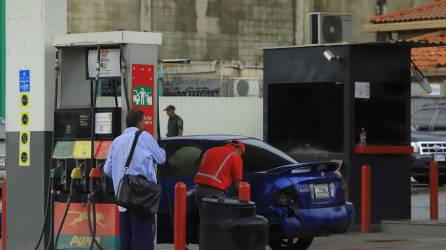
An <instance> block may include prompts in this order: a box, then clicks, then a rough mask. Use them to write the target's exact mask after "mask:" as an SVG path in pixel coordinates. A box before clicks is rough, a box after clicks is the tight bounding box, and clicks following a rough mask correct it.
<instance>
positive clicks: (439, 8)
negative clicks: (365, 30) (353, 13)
mask: <svg viewBox="0 0 446 250" xmlns="http://www.w3.org/2000/svg"><path fill="white" fill-rule="evenodd" d="M438 19H446V0H439V1H435V2H433V3H427V4H423V5H420V6H417V7H412V8H407V9H402V10H400V11H396V12H391V13H387V14H384V15H380V16H372V17H370V19H369V21H370V23H375V24H376V23H396V22H410V21H424V20H438Z"/></svg>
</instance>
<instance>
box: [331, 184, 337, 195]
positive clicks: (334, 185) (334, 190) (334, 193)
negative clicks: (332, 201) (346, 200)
mask: <svg viewBox="0 0 446 250" xmlns="http://www.w3.org/2000/svg"><path fill="white" fill-rule="evenodd" d="M335 195H336V184H335V183H334V182H332V183H330V197H331V198H334V197H335Z"/></svg>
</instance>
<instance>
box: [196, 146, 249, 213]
mask: <svg viewBox="0 0 446 250" xmlns="http://www.w3.org/2000/svg"><path fill="white" fill-rule="evenodd" d="M244 153H245V144H244V143H243V142H241V141H231V142H229V143H228V144H226V145H224V146H220V147H214V148H211V149H209V150H208V151H207V152H206V153H205V154H204V156H203V160H202V161H201V163H200V166H199V168H198V173H197V174H196V175H195V178H194V182H195V184H197V188H196V190H195V202H196V203H197V206H198V207H200V206H201V200H202V199H203V198H205V197H209V196H213V197H221V198H225V197H227V195H226V193H227V191H228V190H229V189H230V188H231V186H232V185H234V186H235V188H236V190H237V191H238V186H239V183H240V181H242V180H243V160H242V156H243V154H244Z"/></svg>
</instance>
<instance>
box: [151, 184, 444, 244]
mask: <svg viewBox="0 0 446 250" xmlns="http://www.w3.org/2000/svg"><path fill="white" fill-rule="evenodd" d="M439 205H440V206H439V217H440V219H446V187H442V188H440V193H439ZM412 218H413V219H416V220H425V219H428V218H429V189H428V187H427V185H422V184H414V185H413V187H412ZM157 249H159V250H168V249H169V250H170V249H173V247H172V245H167V244H163V245H159V246H158V248H157ZM189 249H190V250H198V246H195V245H194V246H190V247H189ZM310 249H314V250H369V249H392V250H406V249H407V250H412V249H429V250H437V249H438V250H440V249H441V250H444V249H446V230H445V234H444V236H441V237H426V236H417V235H398V234H389V233H370V234H361V233H349V234H344V235H334V236H329V237H321V238H316V239H315V241H314V242H313V245H312V246H311V248H310Z"/></svg>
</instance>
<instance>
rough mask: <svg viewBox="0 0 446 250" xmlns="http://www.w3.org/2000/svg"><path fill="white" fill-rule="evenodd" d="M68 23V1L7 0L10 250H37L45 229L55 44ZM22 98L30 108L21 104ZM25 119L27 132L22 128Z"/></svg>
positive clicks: (7, 135) (7, 136)
mask: <svg viewBox="0 0 446 250" xmlns="http://www.w3.org/2000/svg"><path fill="white" fill-rule="evenodd" d="M66 20H67V2H66V0H6V51H7V55H6V155H7V158H6V160H7V175H8V179H7V185H8V188H7V221H6V237H7V242H6V243H7V248H8V249H34V246H35V244H36V243H37V240H38V237H39V234H40V231H41V229H42V226H43V223H44V220H43V217H44V207H45V201H46V197H47V195H46V194H47V185H48V179H49V178H48V176H49V165H50V155H51V151H52V149H51V142H52V131H53V108H54V59H55V51H56V50H55V49H54V48H53V47H52V41H53V38H54V36H55V35H59V34H63V33H65V32H66ZM20 72H22V73H23V72H29V75H28V73H23V74H21V76H19V74H20ZM20 86H23V88H22V90H21V88H20ZM26 86H29V89H28V88H27V87H26ZM24 93H27V95H28V97H29V105H27V106H26V107H24V106H23V105H21V104H20V103H21V101H20V100H21V96H20V95H21V94H24ZM24 114H27V118H28V119H27V120H28V123H27V124H28V125H27V126H23V124H21V121H22V118H23V117H24ZM20 132H27V133H29V140H28V141H27V145H21V144H20V142H19V139H20V136H19V133H20ZM23 150H27V151H28V154H27V158H26V159H27V162H26V164H24V163H23V162H22V163H20V161H22V160H19V158H20V157H19V156H20V155H21V153H22V152H21V151H23ZM40 249H43V248H42V247H41V248H40Z"/></svg>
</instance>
